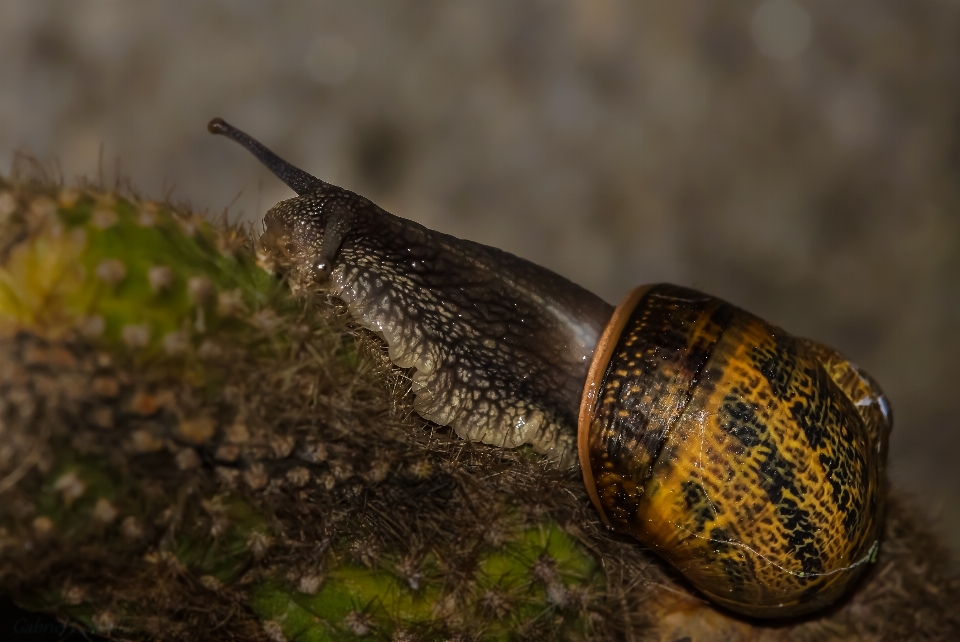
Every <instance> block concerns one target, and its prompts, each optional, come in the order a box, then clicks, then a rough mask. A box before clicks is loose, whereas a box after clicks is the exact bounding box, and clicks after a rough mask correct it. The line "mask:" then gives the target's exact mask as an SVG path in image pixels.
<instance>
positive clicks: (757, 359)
mask: <svg viewBox="0 0 960 642" xmlns="http://www.w3.org/2000/svg"><path fill="white" fill-rule="evenodd" d="M208 128H209V129H210V131H211V132H213V133H218V134H223V135H226V136H228V137H230V138H232V139H234V140H236V141H237V142H239V143H241V144H242V145H244V146H245V147H247V148H248V149H249V150H250V151H251V152H253V153H254V154H255V155H256V156H257V157H258V158H259V159H260V160H261V161H262V162H264V164H266V165H267V166H268V167H269V168H270V169H271V170H272V171H273V172H274V173H275V174H277V176H278V177H279V178H281V180H283V181H284V182H285V183H287V185H289V186H290V187H291V188H293V189H294V191H296V192H297V193H298V196H297V197H295V198H292V199H289V200H286V201H282V202H281V203H279V204H277V205H276V206H274V207H273V208H272V209H271V210H270V211H269V212H268V213H267V214H266V216H265V217H264V232H263V235H262V236H261V239H260V248H261V250H260V251H261V252H262V259H263V260H264V261H265V263H266V264H268V265H272V266H275V267H276V268H278V269H279V270H282V271H283V272H284V273H285V274H286V276H287V278H288V279H289V281H290V283H291V285H292V287H293V288H294V289H300V290H304V291H318V290H320V291H325V292H328V293H329V294H331V295H333V296H335V297H337V298H339V299H341V300H343V301H344V302H345V303H346V305H347V308H348V310H349V311H350V312H351V314H352V315H353V316H354V317H355V318H356V319H357V320H358V321H359V323H361V324H362V325H364V326H365V327H367V328H370V329H371V330H373V331H375V332H377V333H379V334H380V335H381V336H382V337H383V338H384V340H385V341H386V343H387V346H388V353H389V356H390V358H391V360H392V361H393V362H394V363H396V364H397V365H399V366H401V367H405V368H412V369H413V374H412V382H413V385H412V387H413V392H414V394H415V396H416V399H415V402H414V407H415V409H416V410H417V411H418V412H419V413H420V414H421V415H422V416H424V417H425V418H427V419H430V420H432V421H435V422H436V423H438V424H441V425H449V426H451V427H452V428H453V429H454V430H455V431H456V432H457V434H459V435H460V436H461V437H463V438H465V439H470V440H473V441H481V442H484V443H489V444H495V445H499V446H505V447H515V446H519V445H521V444H525V443H526V444H530V445H531V446H532V447H533V448H534V449H535V450H536V451H538V452H541V453H544V454H546V455H548V456H549V457H551V458H552V459H554V460H556V461H557V463H558V465H560V466H571V465H576V464H577V463H578V461H579V464H580V468H581V471H582V473H583V476H584V482H585V484H586V487H587V492H588V494H589V496H590V498H591V500H592V501H593V503H594V505H595V506H596V508H597V510H598V511H599V513H600V516H601V518H602V519H603V521H604V522H605V523H606V524H607V525H608V526H610V527H611V528H613V529H614V530H616V531H618V532H623V533H627V534H630V535H632V536H634V537H636V538H637V539H639V540H640V541H641V542H643V543H644V544H646V545H647V546H649V547H650V548H652V549H653V550H655V551H656V552H658V553H659V554H660V555H661V556H662V557H664V558H665V559H666V560H667V561H668V562H670V563H671V564H672V565H673V566H674V567H676V568H677V569H678V570H679V571H680V572H681V573H683V574H684V575H685V576H686V577H687V579H689V580H690V581H691V583H692V584H693V585H694V586H696V587H697V588H698V589H699V590H700V591H701V592H703V593H704V594H705V595H707V596H708V597H710V598H711V599H713V600H715V601H716V602H718V603H720V604H722V605H724V606H726V607H727V608H730V609H732V610H735V611H738V612H741V613H744V614H747V615H751V616H757V617H776V616H793V615H799V614H803V613H808V612H811V611H813V610H816V609H818V608H821V607H822V606H824V605H826V604H829V603H831V602H832V601H834V600H835V599H836V598H837V597H838V596H839V595H840V594H842V593H843V591H844V590H845V589H846V588H847V587H848V586H849V585H850V584H851V583H852V582H853V581H854V580H855V579H856V577H858V576H859V575H860V574H861V573H862V572H863V571H864V570H865V569H866V568H867V567H868V562H869V561H871V560H872V559H874V557H875V553H876V550H877V546H878V536H879V535H878V534H879V531H880V524H881V522H882V515H883V497H884V487H883V485H884V472H883V466H884V462H885V458H886V443H887V437H888V433H889V430H890V413H889V406H888V404H887V402H886V399H885V397H884V396H883V394H882V392H881V391H880V389H879V387H878V386H877V385H876V384H875V383H874V382H873V380H872V379H870V377H869V376H867V375H866V374H865V373H863V372H862V371H861V370H860V369H858V368H857V367H856V366H855V365H853V364H852V363H850V362H849V361H847V360H846V359H844V358H843V357H842V356H841V355H839V354H838V353H836V352H835V351H833V350H831V349H829V348H827V347H825V346H822V345H820V344H817V343H815V342H812V341H808V340H805V339H799V338H796V337H793V336H792V335H789V334H788V333H786V332H784V331H783V330H781V329H779V328H777V327H775V326H773V325H771V324H768V323H766V322H764V321H762V320H761V319H759V318H757V317H755V316H754V315H751V314H749V313H748V312H745V311H743V310H740V309H739V308H736V307H735V306H733V305H730V304H728V303H726V302H724V301H721V300H720V299H717V298H715V297H711V296H709V295H705V294H702V293H699V292H696V291H694V290H689V289H686V288H681V287H678V286H672V285H666V284H661V285H654V286H644V287H642V288H638V289H637V290H635V291H634V292H632V293H631V294H630V295H629V296H628V297H627V298H626V299H625V300H624V301H623V302H622V303H621V304H620V306H618V307H617V308H616V309H615V308H614V307H613V306H611V305H609V304H608V303H606V302H604V301H603V300H602V299H600V298H599V297H597V296H596V295H594V294H592V293H590V292H588V291H587V290H585V289H583V288H581V287H580V286H577V285H576V284H574V283H572V282H570V281H568V280H567V279H565V278H563V277H560V276H559V275H556V274H554V273H553V272H550V271H549V270H546V269H545V268H542V267H539V266H537V265H535V264H533V263H531V262H529V261H525V260H523V259H521V258H518V257H516V256H514V255H512V254H509V253H507V252H503V251H501V250H498V249H496V248H491V247H488V246H484V245H481V244H478V243H473V242H470V241H464V240H461V239H457V238H454V237H452V236H449V235H446V234H442V233H439V232H435V231H432V230H429V229H427V228H425V227H423V226H421V225H418V224H417V223H414V222H412V221H408V220H405V219H402V218H399V217H396V216H393V215H392V214H389V213H388V212H385V211H384V210H382V209H381V208H379V207H377V206H376V205H375V204H373V203H372V202H370V201H369V200H367V199H365V198H363V197H362V196H359V195H357V194H354V193H353V192H350V191H348V190H344V189H342V188H339V187H336V186H333V185H330V184H328V183H325V182H323V181H321V180H320V179H317V178H315V177H313V176H311V175H309V174H307V173H306V172H303V171H302V170H299V169H297V168H295V167H293V166H291V165H289V164H288V163H286V162H285V161H283V160H281V159H280V158H279V157H277V156H276V155H274V154H273V153H272V152H270V151H269V150H268V149H266V148H265V147H263V146H262V145H260V143H258V142H257V141H255V140H254V139H252V138H250V137H249V136H247V135H246V134H244V133H243V132H240V131H239V130H237V129H235V128H233V127H231V126H230V125H228V124H226V123H225V122H223V121H222V120H220V119H214V120H213V121H211V123H210V125H209V127H208Z"/></svg>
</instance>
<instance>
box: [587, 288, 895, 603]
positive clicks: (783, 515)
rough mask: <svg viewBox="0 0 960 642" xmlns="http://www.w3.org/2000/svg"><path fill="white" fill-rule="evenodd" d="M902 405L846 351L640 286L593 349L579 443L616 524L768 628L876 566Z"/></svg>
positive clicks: (708, 302)
mask: <svg viewBox="0 0 960 642" xmlns="http://www.w3.org/2000/svg"><path fill="white" fill-rule="evenodd" d="M889 431H890V411H889V406H888V404H887V402H886V399H885V398H884V396H883V394H882V392H881V391H880V390H879V388H878V387H877V385H876V384H875V383H874V382H873V380H872V379H870V378H869V376H867V375H866V374H865V373H863V372H862V371H861V370H860V369H859V368H857V367H856V366H855V365H853V364H852V363H850V362H849V361H847V360H846V359H844V358H843V357H842V356H840V355H839V354H837V353H836V352H834V351H833V350H831V349H829V348H826V347H824V346H821V345H819V344H817V343H814V342H812V341H808V340H805V339H800V338H797V337H794V336H792V335H790V334H788V333H786V332H784V331H783V330H781V329H780V328H778V327H776V326H774V325H771V324H769V323H766V322H765V321H763V320H761V319H759V318H758V317H756V316H754V315H752V314H750V313H748V312H745V311H744V310H741V309H740V308H737V307H736V306H733V305H731V304H729V303H726V302H724V301H721V300H719V299H717V298H714V297H711V296H708V295H705V294H702V293H700V292H697V291H694V290H690V289H687V288H682V287H677V286H673V285H655V286H645V287H642V288H638V289H637V290H635V291H634V292H632V293H631V294H630V295H628V297H627V298H626V299H625V300H624V302H623V303H621V304H620V306H619V307H618V308H617V311H616V312H615V313H614V316H613V318H612V319H611V321H610V323H609V324H608V326H607V328H606V330H605V331H604V334H603V337H602V338H601V341H600V343H599V345H598V346H597V349H596V351H595V353H594V358H593V363H592V365H591V368H590V375H589V376H588V378H587V384H586V388H585V393H584V397H583V403H582V406H581V411H580V423H579V434H578V448H579V456H580V462H581V468H582V471H583V475H584V480H585V482H586V485H587V489H588V491H589V492H590V495H591V498H592V500H593V502H594V504H596V506H597V508H598V510H599V511H600V514H601V516H602V517H603V519H604V521H605V522H606V523H607V524H608V525H609V526H610V527H612V528H613V529H615V530H617V531H620V532H625V533H629V534H631V535H633V536H634V537H636V538H638V539H639V540H641V541H642V542H644V543H645V544H646V545H647V546H649V547H651V548H652V549H653V550H655V551H656V552H657V553H659V554H660V555H661V556H662V557H664V558H665V559H666V560H667V561H669V562H670V563H671V564H672V565H673V566H674V567H676V568H677V569H678V570H679V571H680V572H681V573H683V574H684V575H685V576H686V577H687V579H689V580H690V582H692V583H693V584H694V585H695V586H696V587H697V588H698V589H699V590H700V591H702V592H703V593H705V594H706V595H707V596H708V597H710V598H711V599H713V600H715V601H717V602H719V603H720V604H722V605H725V606H727V607H728V608H730V609H732V610H735V611H738V612H741V613H744V614H747V615H751V616H757V617H774V616H791V615H801V614H803V613H807V612H811V611H814V610H816V609H817V608H819V607H821V606H824V605H826V604H828V603H830V602H832V601H833V600H835V599H836V598H837V597H838V596H839V595H840V594H841V593H842V592H843V591H844V590H845V588H846V587H847V586H849V585H850V584H851V582H852V581H853V580H854V579H855V578H856V577H858V576H859V575H860V574H861V573H862V572H863V571H864V570H865V569H866V568H867V567H868V562H870V561H872V560H873V559H874V558H875V554H876V551H877V547H878V538H879V533H880V530H881V528H880V526H881V522H882V513H883V498H884V484H885V477H884V461H885V457H886V443H887V438H888V434H889Z"/></svg>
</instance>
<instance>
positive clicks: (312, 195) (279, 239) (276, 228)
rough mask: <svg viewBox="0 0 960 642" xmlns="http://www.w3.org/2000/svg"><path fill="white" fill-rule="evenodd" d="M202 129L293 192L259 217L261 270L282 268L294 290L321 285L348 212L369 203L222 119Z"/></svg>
mask: <svg viewBox="0 0 960 642" xmlns="http://www.w3.org/2000/svg"><path fill="white" fill-rule="evenodd" d="M207 130H208V131H209V132H210V133H212V134H219V135H221V136H226V137H227V138H230V139H231V140H234V141H236V142H237V143H239V144H240V145H242V146H243V147H245V148H247V150H249V151H250V153H252V154H253V155H254V156H255V157H256V158H257V159H258V160H259V161H260V162H261V163H263V164H264V165H265V166H266V167H267V168H268V169H269V170H270V171H272V172H273V173H274V174H275V175H276V176H277V178H279V179H280V180H282V181H283V182H284V183H285V184H286V185H287V186H288V187H290V188H291V189H292V190H293V191H295V192H296V193H297V196H296V197H294V198H290V199H287V200H284V201H280V202H279V203H277V204H276V205H275V206H274V207H272V208H271V209H270V210H269V211H268V212H267V213H266V215H265V216H264V219H263V228H264V229H263V234H262V235H261V236H260V240H259V243H258V248H257V254H258V259H260V261H261V263H262V264H263V265H264V266H265V267H267V268H270V269H278V270H280V271H283V272H286V273H287V274H288V277H289V278H290V280H291V284H292V285H293V287H294V288H297V289H299V288H310V289H313V288H316V287H318V286H319V287H323V286H324V285H325V284H326V283H327V281H328V280H329V277H330V272H331V270H332V269H333V267H334V261H335V260H336V258H337V254H338V253H339V251H340V247H341V245H342V244H343V240H344V238H345V237H346V235H347V233H348V232H349V231H350V227H351V223H352V221H353V217H354V212H355V211H356V210H357V208H358V206H359V207H363V206H365V205H368V204H369V202H368V201H367V200H366V199H364V198H363V197H360V196H358V195H356V194H354V193H353V192H350V191H348V190H345V189H342V188H340V187H337V186H335V185H331V184H330V183H327V182H325V181H322V180H320V179H319V178H317V177H315V176H313V175H311V174H308V173H307V172H305V171H303V170H302V169H300V168H298V167H295V166H293V165H291V164H290V163H288V162H287V161H285V160H283V159H282V158H280V157H279V156H277V155H276V154H275V153H274V152H272V151H271V150H270V149H268V148H267V147H265V146H264V145H263V144H261V143H260V142H259V141H257V140H256V139H255V138H253V137H252V136H250V135H249V134H247V133H245V132H243V131H241V130H239V129H237V128H236V127H234V126H233V125H230V124H229V123H227V122H226V121H225V120H223V119H222V118H214V119H213V120H211V121H210V122H209V124H208V125H207Z"/></svg>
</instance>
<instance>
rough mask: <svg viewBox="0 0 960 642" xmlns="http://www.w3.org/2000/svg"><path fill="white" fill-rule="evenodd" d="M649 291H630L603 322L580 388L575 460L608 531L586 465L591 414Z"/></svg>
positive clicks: (601, 504)
mask: <svg viewBox="0 0 960 642" xmlns="http://www.w3.org/2000/svg"><path fill="white" fill-rule="evenodd" d="M653 287H654V286H653V285H641V286H640V287H638V288H634V289H633V290H631V291H630V292H628V293H627V295H626V296H625V297H624V298H623V300H622V301H621V302H620V305H618V306H617V308H616V310H614V312H613V316H612V317H610V321H608V322H607V325H606V327H605V328H604V329H603V334H602V335H600V340H599V341H598V342H597V347H596V348H595V349H594V351H593V358H592V359H591V361H590V368H589V369H588V370H587V380H586V382H585V383H584V386H583V394H582V395H581V396H580V415H579V418H578V422H577V456H578V457H579V459H580V471H581V472H582V473H583V483H584V485H585V486H586V488H587V494H588V495H589V496H590V501H592V502H593V505H594V506H596V507H597V512H599V513H600V519H602V520H603V523H604V524H606V525H607V526H608V527H611V528H612V525H611V523H610V518H609V517H608V516H607V513H606V511H604V509H603V503H602V502H601V501H600V495H599V494H598V493H597V484H596V481H595V479H594V475H593V469H592V467H591V465H590V428H591V426H592V425H593V419H594V414H595V412H596V408H597V403H598V401H599V399H598V396H599V394H600V390H601V388H602V384H603V378H604V376H605V375H606V372H607V365H608V364H609V363H610V357H611V355H612V354H613V351H614V349H615V348H616V347H617V342H618V341H619V339H620V334H621V333H622V332H623V328H624V326H626V324H627V321H628V320H629V319H630V315H631V314H633V310H634V309H635V308H636V307H637V304H638V303H639V302H640V300H641V299H642V298H643V297H644V296H646V294H647V293H648V292H649V291H650V289H651V288H653Z"/></svg>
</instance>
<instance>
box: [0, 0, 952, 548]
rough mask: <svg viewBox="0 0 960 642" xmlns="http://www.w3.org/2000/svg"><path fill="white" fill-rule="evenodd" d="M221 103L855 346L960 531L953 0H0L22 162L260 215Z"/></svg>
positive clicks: (6, 125) (909, 456)
mask: <svg viewBox="0 0 960 642" xmlns="http://www.w3.org/2000/svg"><path fill="white" fill-rule="evenodd" d="M212 116H223V117H225V118H227V119H228V120H230V121H231V122H233V123H234V124H236V125H238V126H240V127H242V128H244V129H246V130H248V131H249V132H250V133H251V134H253V135H255V136H257V137H258V138H260V139H261V140H262V141H263V142H265V143H266V144H268V145H269V146H271V147H273V148H274V149H275V150H277V151H278V152H279V153H280V154H281V155H282V156H284V157H286V158H287V159H289V160H290V161H292V162H294V163H296V164H298V165H300V166H302V167H303V168H304V169H306V170H307V171H310V172H311V173H314V174H316V175H318V176H320V177H322V178H323V179H325V180H327V181H330V182H334V183H337V184H340V185H343V186H345V187H348V188H350V189H353V190H355V191H358V192H360V193H362V194H364V195H367V196H370V197H371V198H373V199H374V200H376V201H378V202H379V203H380V204H381V205H382V206H384V207H385V208H386V209H388V210H390V211H392V212H394V213H395V214H398V215H401V216H404V217H407V218H411V219H414V220H416V221H419V222H421V223H424V224H426V225H427V226H429V227H433V228H436V229H439V230H442V231H445V232H448V233H451V234H454V235H456V236H461V237H466V238H470V239H473V240H477V241H480V242H483V243H487V244H490V245H495V246H499V247H502V248H504V249H507V250H510V251H512V252H514V253H516V254H519V255H521V256H524V257H526V258H529V259H532V260H534V261H536V262H539V263H541V264H544V265H546V266H548V267H550V268H553V269H555V270H556V271H558V272H560V273H562V274H564V275H566V276H568V277H570V278H572V279H573V280H575V281H577V282H579V283H581V284H582V285H584V286H587V287H588V288H591V289H593V290H595V291H596V292H598V293H600V294H601V295H602V296H604V297H605V298H606V299H607V300H609V301H611V302H616V301H617V300H618V299H619V298H620V296H621V295H622V294H623V293H624V292H625V291H626V290H627V289H628V288H630V287H631V286H633V285H635V284H638V283H643V282H652V281H660V280H667V281H672V282H676V283H680V284H684V285H692V286H695V287H698V288H701V289H704V290H707V291H709V292H711V293H714V294H717V295H720V296H722V297H725V298H727V299H729V300H731V301H733V302H735V303H737V304H739V305H741V306H743V307H746V308H748V309H750V310H752V311H754V312H756V313H758V314H760V315H761V316H764V317H766V318H768V319H770V320H772V321H774V322H776V323H778V324H780V325H782V326H784V327H786V328H787V329H789V330H791V331H793V332H794V333H797V334H800V335H806V336H810V337H813V338H816V339H819V340H821V341H823V342H825V343H828V344H831V345H834V346H836V347H838V348H839V349H841V350H842V351H843V352H845V353H846V354H847V355H849V356H850V357H851V358H852V359H853V360H854V361H856V362H858V363H860V364H861V365H863V366H865V367H866V368H867V369H868V370H869V371H870V372H871V373H873V374H874V375H875V376H876V378H877V379H878V380H879V381H880V382H881V383H882V384H883V386H884V388H885V389H886V391H887V393H888V394H889V396H890V398H891V399H892V402H893V405H894V410H895V414H896V426H895V431H894V438H893V447H892V449H891V455H892V476H893V479H894V483H896V484H897V485H898V486H900V487H901V488H904V489H907V490H909V491H911V492H913V493H915V494H916V496H917V497H918V498H919V500H920V501H921V502H922V503H923V505H924V506H925V508H926V510H927V511H928V513H929V514H930V515H931V516H932V518H933V519H935V520H936V522H935V523H936V524H937V528H938V529H940V531H941V532H942V533H944V534H946V535H947V537H949V538H950V541H951V542H952V544H953V546H954V550H955V551H957V552H960V464H958V461H957V460H958V459H960V417H958V412H957V406H958V403H957V399H958V398H960V395H958V387H960V374H958V372H960V286H958V277H960V3H958V2H955V1H954V2H950V1H947V0H939V1H930V2H919V1H918V2H843V3H834V2H826V1H824V2H817V3H808V2H795V1H794V0H753V1H742V2H732V1H731V2H720V3H718V2H706V1H704V2H670V3H664V2H657V3H654V2H646V3H641V2H622V3H621V2H612V1H598V0H590V1H589V2H587V1H583V2H578V3H574V2H546V1H544V2H532V1H509V2H508V1H502V2H493V1H484V2H480V1H476V2H469V3H467V2H439V1H434V2H398V1H396V0H382V1H377V2H261V1H254V0H217V1H209V2H195V1H186V0H183V1H170V0H167V1H164V2H135V1H127V2H119V1H109V0H101V1H80V0H65V1H63V2H40V1H38V0H0V171H3V172H6V171H7V168H8V167H9V163H10V161H11V160H12V158H13V152H14V151H15V150H23V151H27V152H29V153H32V154H34V155H35V156H37V157H39V158H40V159H41V160H43V161H45V162H54V161H56V162H58V163H59V165H60V167H61V168H62V173H63V175H64V176H65V177H66V178H67V180H68V181H69V180H72V179H73V178H74V177H75V176H77V175H81V174H85V175H87V176H90V177H94V178H96V177H97V176H98V173H99V172H101V169H100V168H101V167H102V172H103V175H104V176H105V178H106V180H107V181H108V183H110V184H112V182H113V181H114V180H115V177H116V168H117V167H118V166H119V168H120V170H121V172H122V174H124V175H126V176H129V177H130V178H131V182H132V183H133V184H135V185H136V186H137V187H138V188H139V189H140V190H141V191H142V192H143V193H144V194H145V195H147V196H152V197H154V198H161V197H163V196H164V195H167V194H168V193H171V194H172V197H173V198H174V200H186V201H189V202H191V203H192V204H193V205H195V206H197V207H200V208H206V209H208V210H209V211H210V212H211V213H219V212H221V211H223V209H224V208H225V207H226V206H227V205H228V204H230V203H232V206H231V208H230V212H231V213H233V214H234V215H241V214H242V216H244V217H246V218H249V219H251V220H253V219H258V218H259V217H260V216H262V214H263V212H264V211H265V210H266V209H267V208H268V207H269V206H271V205H272V204H273V203H275V202H276V201H278V200H280V199H282V198H287V197H288V196H291V195H292V193H291V192H290V191H288V190H287V189H286V188H284V187H283V185H282V184H280V183H279V181H277V180H275V179H274V178H273V177H272V176H270V175H269V174H268V173H267V172H266V171H265V170H264V169H262V168H261V167H260V166H259V165H258V164H257V163H256V162H255V161H254V160H253V159H252V158H251V157H250V156H249V155H247V154H246V153H245V152H243V151H242V150H240V149H239V148H238V147H236V146H235V145H233V144H231V143H229V142H227V141H225V140H223V139H220V138H213V137H211V136H209V135H208V134H207V133H206V130H205V125H206V122H207V120H208V119H210V118H211V117H212ZM101 149H102V159H103V161H102V163H99V161H98V159H99V157H100V151H101ZM238 193H239V196H238Z"/></svg>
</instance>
